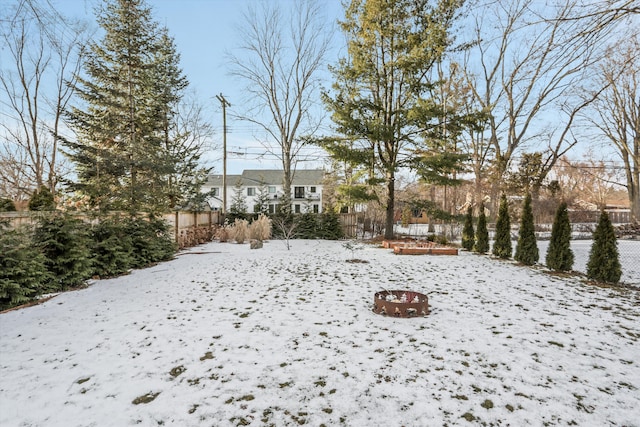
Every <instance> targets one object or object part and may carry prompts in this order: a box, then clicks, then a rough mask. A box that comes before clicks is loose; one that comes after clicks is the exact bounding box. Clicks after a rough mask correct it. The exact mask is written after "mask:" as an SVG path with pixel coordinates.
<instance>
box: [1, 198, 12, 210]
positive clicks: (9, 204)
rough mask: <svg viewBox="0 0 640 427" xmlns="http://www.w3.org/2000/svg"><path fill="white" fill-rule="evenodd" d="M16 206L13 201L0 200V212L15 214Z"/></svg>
mask: <svg viewBox="0 0 640 427" xmlns="http://www.w3.org/2000/svg"><path fill="white" fill-rule="evenodd" d="M15 211H16V205H15V203H13V200H11V199H6V198H0V212H15Z"/></svg>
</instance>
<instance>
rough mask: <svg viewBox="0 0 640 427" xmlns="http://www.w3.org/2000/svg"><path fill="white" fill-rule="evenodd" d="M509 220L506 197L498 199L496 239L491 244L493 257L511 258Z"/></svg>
mask: <svg viewBox="0 0 640 427" xmlns="http://www.w3.org/2000/svg"><path fill="white" fill-rule="evenodd" d="M512 250H513V249H512V247H511V220H510V219H509V205H508V203H507V196H505V195H504V194H503V195H502V196H501V197H500V209H499V210H498V220H497V221H496V238H495V241H494V242H493V252H492V253H493V255H495V256H497V257H498V258H502V259H507V258H511V252H512Z"/></svg>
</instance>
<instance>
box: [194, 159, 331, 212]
mask: <svg viewBox="0 0 640 427" xmlns="http://www.w3.org/2000/svg"><path fill="white" fill-rule="evenodd" d="M324 174H325V172H324V171H323V170H322V169H311V170H297V171H295V173H294V175H293V181H292V183H291V211H292V212H294V213H305V212H315V213H320V212H322V182H323V179H324ZM283 177H284V173H283V171H282V170H273V169H248V170H245V171H243V172H242V175H227V209H226V210H227V212H229V210H230V209H231V204H232V202H233V199H234V197H235V196H236V193H237V191H238V189H239V190H240V194H241V195H242V196H243V197H244V200H245V203H246V205H247V212H249V213H251V212H257V211H258V209H259V200H260V195H261V194H263V193H264V194H266V196H267V197H266V199H267V204H268V211H269V213H275V212H276V211H277V206H278V205H279V204H280V203H281V201H282V198H283V196H284V192H283V185H282V183H283ZM202 191H203V192H209V191H212V193H213V196H212V197H210V198H209V200H208V202H209V205H210V206H211V209H213V210H222V198H223V192H222V175H209V177H208V179H207V182H206V183H205V184H204V185H203V186H202Z"/></svg>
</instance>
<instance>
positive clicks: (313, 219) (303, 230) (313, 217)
mask: <svg viewBox="0 0 640 427" xmlns="http://www.w3.org/2000/svg"><path fill="white" fill-rule="evenodd" d="M318 216H319V215H318V214H314V213H312V212H306V213H303V214H300V215H296V217H295V221H296V237H297V238H299V239H317V238H318V237H319V236H320V227H319V224H318V222H319V221H318Z"/></svg>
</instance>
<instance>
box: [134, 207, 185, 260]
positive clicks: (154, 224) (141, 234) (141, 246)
mask: <svg viewBox="0 0 640 427" xmlns="http://www.w3.org/2000/svg"><path fill="white" fill-rule="evenodd" d="M123 222H124V227H125V231H126V232H127V233H128V235H129V236H130V237H131V246H132V248H131V253H132V255H133V262H132V265H131V267H132V268H141V267H146V266H148V265H150V264H154V263H157V262H160V261H166V260H169V259H171V258H173V255H174V254H175V251H176V243H175V242H174V241H173V238H172V236H171V230H170V227H169V225H168V224H167V223H166V222H164V220H162V218H155V217H151V218H149V219H148V220H145V219H144V218H139V217H132V218H127V219H126V220H124V221H123Z"/></svg>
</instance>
